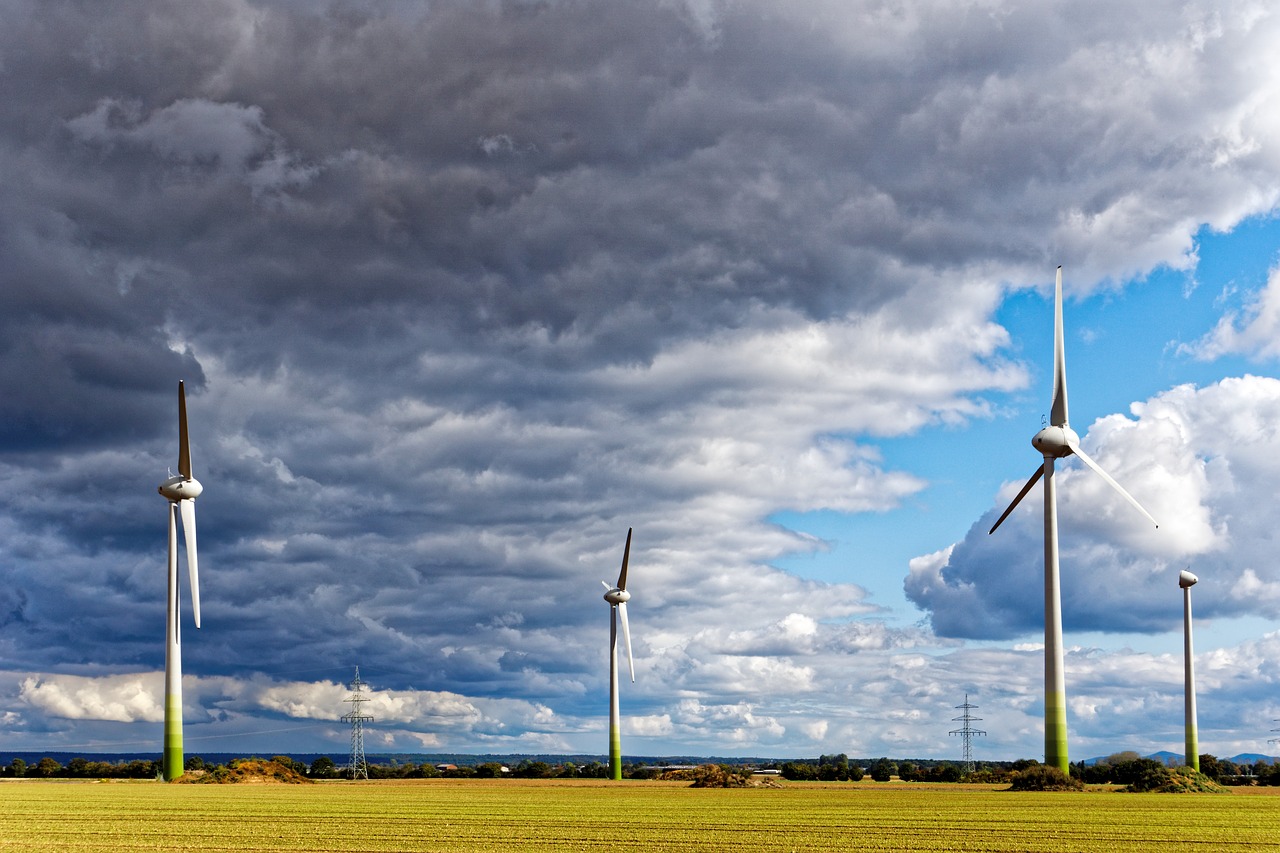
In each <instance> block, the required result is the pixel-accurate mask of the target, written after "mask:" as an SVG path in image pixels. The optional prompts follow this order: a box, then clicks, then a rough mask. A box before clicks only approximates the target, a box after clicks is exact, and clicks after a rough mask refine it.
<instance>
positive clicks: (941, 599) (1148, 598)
mask: <svg viewBox="0 0 1280 853" xmlns="http://www.w3.org/2000/svg"><path fill="white" fill-rule="evenodd" d="M1133 414H1134V418H1133V419H1129V418H1125V417H1122V416H1119V415H1113V416H1109V417H1106V418H1102V419H1100V420H1098V421H1097V422H1095V423H1094V424H1093V426H1092V427H1091V428H1090V429H1089V431H1088V433H1087V435H1086V436H1085V437H1084V439H1083V443H1084V446H1085V447H1086V448H1087V449H1088V451H1089V453H1090V454H1091V455H1092V456H1093V458H1095V459H1096V460H1097V461H1098V462H1099V463H1100V464H1101V465H1102V466H1103V468H1104V469H1106V470H1107V471H1108V472H1109V473H1110V474H1111V475H1112V476H1113V477H1115V478H1116V479H1117V480H1118V481H1119V482H1121V483H1122V484H1124V486H1125V487H1126V488H1127V489H1128V490H1129V491H1130V493H1131V494H1133V495H1134V496H1135V497H1136V498H1137V499H1138V500H1139V501H1140V502H1142V503H1143V505H1144V506H1146V507H1147V508H1148V510H1149V511H1150V512H1151V513H1152V514H1153V515H1154V516H1155V517H1156V518H1157V520H1158V521H1159V522H1160V528H1159V529H1151V528H1150V526H1149V525H1148V524H1147V523H1146V522H1145V521H1144V520H1143V519H1142V518H1141V517H1140V516H1139V515H1138V514H1137V513H1136V512H1134V511H1133V510H1132V508H1131V507H1129V506H1128V504H1126V503H1125V501H1124V499H1123V498H1121V497H1120V496H1119V495H1117V494H1115V493H1114V491H1113V490H1112V489H1111V488H1110V487H1109V486H1108V485H1107V484H1106V483H1105V482H1103V481H1102V479H1101V478H1099V477H1097V476H1096V475H1094V474H1093V473H1092V472H1091V471H1089V470H1088V469H1085V468H1083V467H1082V466H1078V465H1077V466H1074V467H1069V466H1063V470H1062V471H1061V473H1060V474H1059V475H1058V479H1059V481H1060V482H1059V489H1058V499H1059V500H1058V507H1059V547H1060V550H1061V563H1062V574H1063V613H1064V616H1063V619H1064V625H1065V626H1066V627H1067V628H1068V629H1072V628H1074V629H1076V630H1080V629H1085V630H1112V631H1124V630H1138V631H1150V630H1168V629H1169V628H1170V627H1172V626H1174V625H1176V623H1177V621H1178V620H1179V619H1180V618H1181V617H1180V614H1181V610H1180V609H1179V607H1178V606H1176V605H1177V600H1178V599H1177V596H1176V579H1177V572H1178V571H1179V570H1180V569H1182V568H1185V567H1186V566H1187V565H1191V566H1192V567H1193V568H1194V570H1195V571H1196V573H1197V574H1198V575H1199V576H1200V578H1201V580H1202V583H1201V585H1200V586H1199V587H1197V602H1198V605H1197V606H1198V609H1199V611H1200V612H1201V613H1202V614H1203V615H1205V616H1213V615H1237V614H1253V615H1259V616H1266V617H1274V616H1276V615H1277V613H1280V611H1277V609H1276V601H1277V599H1276V597H1275V596H1274V594H1270V593H1269V592H1268V590H1270V589H1271V588H1272V586H1273V585H1274V584H1275V582H1276V580H1277V578H1278V577H1280V575H1277V573H1276V572H1277V570H1276V568H1275V567H1274V565H1273V562H1274V561H1272V560H1271V559H1270V555H1269V551H1268V542H1269V533H1268V530H1269V527H1270V524H1269V520H1268V519H1267V517H1266V514H1265V513H1258V512H1257V511H1256V508H1257V507H1259V506H1267V505H1270V504H1271V503H1272V502H1273V501H1274V499H1275V493H1276V489H1275V483H1276V482H1277V481H1276V474H1277V473H1280V471H1277V470H1276V469H1277V462H1276V460H1277V459H1278V458H1280V444H1278V443H1277V442H1278V438H1277V434H1276V432H1275V430H1274V429H1272V428H1271V426H1270V424H1273V423H1275V422H1277V421H1276V418H1277V417H1280V381H1277V380H1275V379H1271V378H1265V377H1258V376H1245V377H1240V378H1235V379H1224V380H1222V381H1221V382H1218V383H1216V384H1214V385H1211V386H1209V387H1206V388H1196V387H1193V386H1190V385H1184V386H1179V387H1177V388H1173V389H1171V390H1169V391H1167V392H1165V393H1162V394H1159V395H1157V396H1156V397H1154V398H1152V399H1150V400H1148V401H1146V402H1145V403H1142V404H1138V405H1135V406H1134V407H1133ZM1017 487H1018V484H1010V485H1009V487H1008V488H1007V489H1006V490H1004V493H1003V494H1002V496H1001V497H1002V500H1007V499H1010V498H1011V497H1012V495H1013V494H1014V490H1015V489H1016V488H1017ZM1039 498H1040V490H1039V488H1037V489H1036V490H1035V491H1034V492H1033V493H1032V494H1029V495H1028V497H1027V499H1026V501H1025V502H1024V504H1023V505H1022V506H1020V507H1019V509H1018V511H1017V512H1015V513H1014V514H1013V515H1012V516H1010V518H1009V519H1008V520H1007V521H1006V522H1005V525H1004V526H1003V527H1002V528H1001V529H1000V531H999V532H998V533H997V534H995V535H991V536H988V534H987V528H988V527H989V526H990V522H991V521H993V520H994V519H995V517H996V513H997V512H999V508H993V509H992V510H991V512H990V513H988V515H987V516H986V517H985V518H984V519H983V520H982V521H980V522H979V523H978V524H976V525H975V526H974V528H973V529H972V530H971V531H970V532H969V535H968V536H967V537H966V538H965V539H964V540H963V541H962V542H960V543H958V544H956V545H955V546H954V547H953V548H952V549H950V550H949V551H947V552H942V553H939V554H936V555H933V556H931V557H929V558H921V559H919V560H917V561H915V562H914V563H913V565H912V569H911V575H910V576H909V578H908V581H907V592H908V594H909V595H910V596H911V597H912V598H913V600H914V601H916V602H917V603H918V604H919V605H920V606H921V607H923V608H925V609H927V610H928V611H929V612H930V614H931V620H932V622H933V625H934V627H935V628H936V629H937V630H938V631H939V632H941V633H943V634H945V635H951V636H964V637H1008V636H1014V635H1017V634H1021V633H1030V632H1033V631H1036V630H1039V628H1040V625H1041V620H1042V619H1043V607H1042V602H1043V599H1042V593H1041V576H1042V568H1043V552H1042V545H1041V544H1040V543H1041V537H1042V535H1043V534H1042V527H1041V525H1042V522H1041V513H1042V509H1041V506H1042V504H1041V501H1040V499H1039ZM1098 590H1106V595H1099V594H1098V593H1097V591H1098Z"/></svg>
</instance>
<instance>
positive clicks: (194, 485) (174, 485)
mask: <svg viewBox="0 0 1280 853" xmlns="http://www.w3.org/2000/svg"><path fill="white" fill-rule="evenodd" d="M156 491H158V492H159V493H160V494H162V495H164V496H165V497H166V498H168V499H169V500H171V501H174V502H175V503H176V502H178V501H185V500H191V499H193V498H198V497H200V493H201V492H203V491H204V486H202V485H200V481H199V480H197V479H195V478H194V477H184V476H182V475H181V474H175V475H174V476H172V477H170V478H169V479H167V480H165V481H164V482H163V483H161V484H160V487H159V488H157V489H156Z"/></svg>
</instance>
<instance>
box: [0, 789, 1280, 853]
mask: <svg viewBox="0 0 1280 853" xmlns="http://www.w3.org/2000/svg"><path fill="white" fill-rule="evenodd" d="M1172 846H1178V847H1179V848H1183V849H1185V848H1192V849H1199V850H1205V851H1210V850H1211V851H1214V853H1218V852H1219V851H1245V850H1249V851H1257V850H1274V851H1280V789H1275V788H1270V789H1236V790H1234V791H1233V792H1232V793H1230V794H1219V795H1176V794H1122V793H1114V792H1100V791H1092V792H1087V793H1062V794H1023V793H1012V792H1008V791H1002V790H998V789H995V788H991V787H975V786H967V785H884V784H877V783H874V782H862V783H857V784H847V783H846V784H831V785H824V784H792V785H788V786H786V787H783V788H780V789H770V788H756V789H746V790H707V789H692V788H688V787H685V786H684V785H683V784H679V783H660V782H621V783H603V782H595V781H592V782H587V781H583V782H549V781H546V782H544V781H516V780H495V781H484V780H464V781H462V780H424V781H416V782H370V783H324V784H317V785H297V786H294V785H208V786H205V785H162V784H157V783H149V782H143V783H109V782H108V783H88V782H36V781H22V782H9V783H5V784H0V850H5V851H7V850H22V851H31V850H57V851H64V850H65V851H72V850H74V851H161V850H164V851H170V850H201V851H223V850H234V851H268V850H269V851H451V853H452V851H473V850H484V851H490V850H492V851H498V850H522V851H538V850H547V851H551V850H555V851H574V850H581V851H645V853H654V851H699V853H715V851H747V850H762V851H828V850H830V851H835V850H841V851H844V850H900V851H905V850H957V851H959V850H963V851H999V853H1004V851H1037V853H1051V851H1073V853H1075V851H1105V853H1120V851H1123V852H1124V853H1130V851H1156V850H1160V851H1167V850H1168V849H1170V848H1171V847H1172Z"/></svg>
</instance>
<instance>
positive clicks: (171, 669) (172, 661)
mask: <svg viewBox="0 0 1280 853" xmlns="http://www.w3.org/2000/svg"><path fill="white" fill-rule="evenodd" d="M203 491H204V486H202V485H200V481H199V480H197V479H196V478H195V477H193V476H192V475H191V444H190V442H189V441H188V440H187V394H186V390H185V389H184V388H183V385H182V383H181V382H179V383H178V473H177V474H175V475H174V476H172V477H170V478H168V479H167V480H165V481H164V482H163V483H161V484H160V488H159V492H160V494H162V495H164V497H165V498H167V499H168V500H169V608H168V621H167V623H166V628H165V648H164V758H163V761H162V772H163V773H164V778H165V780H166V781H168V780H170V779H176V778H178V777H179V776H181V775H182V764H183V758H182V642H181V631H180V625H179V616H180V615H181V608H180V607H179V603H178V517H179V516H181V517H182V533H183V538H185V539H186V542H187V572H188V573H189V574H190V577H191V610H192V613H193V615H194V616H195V622H196V627H197V628H199V627H200V573H199V567H198V564H197V560H196V504H195V499H196V498H198V497H200V493H201V492H203Z"/></svg>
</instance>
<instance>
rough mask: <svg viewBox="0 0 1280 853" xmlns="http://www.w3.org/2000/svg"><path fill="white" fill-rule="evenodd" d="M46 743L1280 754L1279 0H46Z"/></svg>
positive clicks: (28, 623)
mask: <svg viewBox="0 0 1280 853" xmlns="http://www.w3.org/2000/svg"><path fill="white" fill-rule="evenodd" d="M0 14H2V15H3V18H4V20H5V22H6V25H5V27H4V28H3V29H0V119H2V120H0V185H3V186H4V188H5V190H4V192H3V193H0V573H2V574H3V578H4V583H3V584H0V745H2V746H3V747H4V748H5V749H7V750H51V751H52V750H57V751H64V750H71V751H83V752H86V753H88V752H126V751H137V750H146V749H148V748H154V750H155V751H156V752H157V753H158V752H159V751H160V745H161V729H162V718H163V701H162V682H163V676H162V672H163V667H164V622H165V616H164V611H165V584H166V580H165V578H166V571H165V553H166V550H165V549H166V545H165V529H166V528H165V525H166V522H165V517H164V512H165V502H164V500H163V498H161V497H160V496H159V495H157V494H156V486H157V485H158V484H159V483H160V482H161V481H162V480H163V479H164V478H165V477H166V476H168V474H169V471H170V470H171V469H174V468H175V467H176V464H177V460H176V455H177V428H176V389H177V383H178V381H179V380H183V381H184V382H185V383H186V388H187V407H188V412H189V417H190V422H191V427H190V429H191V443H192V457H193V467H194V472H195V475H196V476H197V477H198V478H199V479H200V480H201V481H202V482H203V484H204V488H205V491H204V494H203V495H202V496H201V497H200V499H199V501H198V502H197V509H198V512H197V515H198V519H199V543H200V555H201V558H200V562H201V573H200V580H201V607H202V617H203V619H202V627H201V628H200V629H199V630H198V631H197V630H196V629H195V628H194V625H193V624H192V621H191V614H190V604H189V599H187V597H186V593H185V591H184V602H185V603H184V605H183V606H184V613H183V638H182V639H183V668H184V674H185V676H184V682H183V686H184V702H185V709H184V713H185V719H186V728H185V731H186V748H187V752H188V753H189V754H191V753H199V752H201V751H206V752H244V753H245V754H260V753H262V752H271V753H273V754H274V753H276V752H333V753H341V752H343V751H344V750H345V749H346V748H347V746H348V743H349V730H348V729H347V727H346V726H344V725H343V724H342V723H341V722H340V721H339V718H340V717H341V715H342V714H343V713H346V712H347V711H348V710H349V709H350V705H348V704H346V702H345V701H344V700H346V699H347V698H348V697H349V695H350V691H349V688H348V685H349V683H350V681H351V680H352V678H353V676H354V673H355V668H356V667H357V666H358V667H359V671H360V675H361V677H362V678H363V680H364V681H365V682H367V684H368V688H367V690H368V696H369V702H368V703H367V704H366V705H365V706H364V710H366V711H367V712H368V713H370V714H372V715H373V716H374V717H375V722H374V723H372V724H371V725H370V726H369V728H368V729H367V732H366V749H367V751H369V752H371V753H375V752H392V751H395V752H474V753H587V754H600V755H603V754H605V753H606V752H607V716H608V662H607V661H608V636H609V608H608V605H607V604H606V603H605V602H604V601H603V599H602V597H601V595H602V592H603V590H602V588H601V586H600V581H601V580H607V581H613V580H615V579H616V577H617V572H618V568H619V564H620V561H621V554H622V546H623V542H624V541H625V538H626V534H627V530H628V529H629V528H634V531H635V533H634V542H633V546H632V552H631V562H630V572H629V583H628V586H629V589H630V591H631V592H632V600H631V603H630V605H629V611H630V625H631V631H632V639H633V644H634V653H635V670H636V678H635V683H634V684H632V683H630V682H629V681H627V680H625V679H624V682H623V685H622V692H621V705H622V713H623V751H624V753H625V754H627V755H638V756H660V755H717V756H734V755H742V756H778V757H791V756H816V755H818V754H822V753H836V752H844V753H847V754H849V755H851V756H867V757H871V756H878V755H891V756H897V757H921V758H925V757H928V758H953V759H954V758H958V757H959V755H960V749H961V745H960V743H959V740H958V738H956V737H952V736H949V735H948V732H949V731H951V730H954V729H957V728H959V727H960V724H959V723H956V722H953V721H954V719H955V718H956V717H958V716H959V715H960V713H961V712H960V711H959V710H958V709H957V706H959V705H961V704H962V703H963V702H965V700H966V697H967V699H968V701H969V702H970V703H972V704H973V705H976V706H977V709H976V710H975V711H974V712H973V713H974V714H975V716H977V717H979V718H980V719H981V722H979V723H975V725H976V726H977V727H978V728H980V729H982V730H983V731H985V732H986V735H985V736H984V737H980V738H978V739H977V740H975V742H974V754H975V757H976V758H978V759H1015V758H1023V757H1027V758H1037V759H1038V758H1041V757H1042V756H1043V702H1042V698H1043V695H1042V691H1043V599H1042V594H1043V591H1042V578H1043V562H1042V561H1043V552H1042V546H1041V520H1040V513H1041V508H1042V502H1041V500H1040V493H1039V491H1038V490H1037V491H1036V492H1034V493H1033V494H1031V495H1029V496H1028V497H1027V499H1026V500H1025V501H1024V502H1023V504H1022V505H1021V506H1020V508H1019V509H1018V511H1017V512H1015V513H1014V515H1012V516H1011V517H1010V518H1009V519H1008V520H1007V521H1006V522H1005V523H1004V525H1002V527H1001V528H1000V530H998V531H997V532H996V534H995V535H988V534H987V532H986V531H987V529H988V528H989V527H990V526H991V524H992V523H993V522H994V521H995V519H996V518H997V517H998V515H999V513H1000V512H1001V511H1002V510H1003V509H1004V507H1005V506H1006V505H1007V504H1008V502H1009V501H1010V500H1011V499H1012V497H1013V496H1014V495H1015V494H1016V493H1017V490H1018V489H1019V488H1020V487H1021V485H1022V483H1024V482H1025V481H1026V479H1027V478H1028V477H1029V476H1030V475H1031V474H1032V473H1033V472H1034V470H1035V468H1036V467H1037V466H1038V465H1039V464H1040V457H1039V454H1038V453H1037V452H1036V451H1035V450H1034V449H1033V448H1032V447H1031V444H1030V439H1031V436H1032V435H1033V434H1034V433H1035V432H1036V431H1037V430H1039V429H1040V427H1041V425H1042V423H1043V421H1044V418H1045V417H1046V416H1047V413H1048V408H1049V402H1050V394H1051V387H1052V377H1051V362H1052V329H1053V325H1052V324H1053V306H1052V287H1053V279H1054V270H1055V268H1056V267H1057V266H1058V265H1059V264H1061V265H1062V266H1063V284H1064V291H1065V297H1066V299H1065V329H1066V332H1065V347H1066V364H1067V375H1068V387H1069V389H1070V402H1071V416H1072V421H1071V424H1072V426H1073V427H1074V428H1075V429H1076V431H1077V432H1078V433H1079V434H1080V436H1081V440H1082V444H1083V447H1084V448H1085V449H1086V450H1087V451H1088V452H1089V453H1090V454H1091V456H1092V457H1093V458H1094V459H1096V460H1097V461H1098V462H1099V463H1100V464H1101V465H1102V466H1103V467H1104V468H1105V469H1106V470H1107V471H1108V472H1109V473H1110V474H1111V475H1112V476H1113V477H1115V478H1116V479H1117V480H1118V481H1119V482H1121V483H1122V484H1123V485H1124V486H1125V488H1126V489H1128V490H1129V491H1130V492H1131V493H1132V494H1133V495H1134V497H1135V498H1137V499H1138V500H1139V501H1140V502H1141V503H1142V504H1143V505H1144V506H1145V507H1146V508H1147V509H1148V510H1149V511H1150V512H1151V514H1152V515H1153V516H1155V518H1156V519H1157V520H1158V521H1159V522H1160V526H1159V528H1158V529H1155V528H1152V527H1151V526H1150V525H1149V524H1148V523H1147V522H1146V521H1145V520H1144V519H1143V518H1142V517H1141V516H1140V515H1139V514H1138V513H1136V512H1135V511H1134V510H1133V509H1132V508H1131V507H1130V506H1129V505H1128V504H1127V503H1126V502H1124V500H1123V499H1122V498H1120V497H1119V496H1117V495H1116V494H1115V493H1114V492H1112V491H1111V490H1110V488H1109V487H1108V486H1107V485H1106V484H1105V482H1103V481H1102V480H1101V479H1100V478H1098V477H1096V476H1095V475H1093V474H1092V473H1091V472H1089V471H1087V470H1085V469H1083V468H1081V466H1080V465H1079V463H1078V462H1074V461H1068V462H1067V463H1065V464H1064V465H1062V466H1060V468H1059V475H1058V478H1057V479H1058V483H1059V513H1060V532H1061V551H1062V589H1063V593H1062V595H1063V601H1062V606H1063V628H1064V635H1065V641H1066V646H1067V655H1066V683H1067V695H1068V713H1067V720H1068V728H1069V733H1070V754H1071V758H1072V759H1073V760H1074V759H1081V758H1086V757H1092V756H1099V755H1108V754H1110V753H1113V752H1117V751H1120V750H1127V749H1136V750H1139V751H1141V752H1143V753H1147V752H1153V751H1156V750H1161V749H1167V750H1170V751H1173V752H1180V751H1181V749H1182V743H1183V717H1182V708H1183V677H1182V674H1183V669H1182V667H1183V656H1182V599H1181V594H1180V592H1179V590H1178V586H1177V575H1178V572H1179V571H1180V570H1182V569H1185V568H1190V569H1191V570H1192V571H1193V572H1195V573H1196V574H1198V575H1199V577H1200V583H1199V585H1197V586H1196V587H1195V588H1194V589H1193V601H1194V608H1195V617H1196V622H1195V627H1196V654H1195V663H1196V667H1197V678H1198V685H1199V691H1198V701H1199V724H1200V726H1199V737H1200V745H1201V749H1202V751H1204V752H1209V753H1213V754H1216V755H1221V756H1229V755H1234V754H1238V753H1242V752H1249V753H1253V752H1262V753H1269V754H1276V753H1280V747H1276V746H1275V745H1274V744H1271V745H1269V744H1268V743H1267V740H1268V738H1269V737H1276V735H1275V734H1274V733H1273V729H1276V728H1277V727H1280V722H1276V721H1277V720H1280V684H1278V683H1277V678H1278V677H1277V675H1276V673H1277V672H1280V623H1278V621H1277V620H1278V619H1280V565H1277V563H1276V560H1275V559H1274V547H1273V545H1274V543H1273V537H1274V533H1273V530H1274V524H1273V516H1274V513H1275V507H1276V503H1277V501H1276V499H1277V486H1276V485H1274V484H1275V483H1276V482H1277V481H1278V478H1280V430H1278V429H1277V427H1276V424H1277V423H1278V422H1280V218H1278V217H1277V212H1278V211H1277V205H1278V204H1280V70H1278V69H1277V66H1276V64H1275V62H1274V54H1275V45H1276V44H1278V43H1280V12H1277V11H1276V10H1275V9H1274V8H1273V4H1269V3H1266V2H1261V0H1212V2H1209V0H1205V1H1204V2H1198V0H1177V1H1176V2H1175V0H1155V1H1154V2H1149V3H1143V4H1138V5H1134V4H1123V5H1117V4H1112V3H1101V2H1083V3H1082V2H1065V0H1063V2H1054V1H1053V0H1040V1H1039V2H1028V3H1012V2H1008V0H907V2H895V3H882V2H875V0H854V1H853V2H847V0H841V2H811V0H799V2H794V3H788V4H777V3H773V2H752V1H751V0H743V2H733V1H732V0H725V1H724V2H716V0H662V1H661V2H660V1H659V0H646V2H639V3H630V4H604V3H588V2H572V0H567V1H566V2H561V1H560V0H547V2H484V3H475V2H461V0H458V2H448V0H446V2H433V3H418V2H407V0H406V1H405V2H398V3H366V2H360V0H335V2H329V3H323V2H322V3H297V2H286V0H279V2H265V1H263V2H253V0H207V2H201V3H198V4H191V3H167V2H162V3H155V2H150V0H147V2H142V0H138V2H127V0H126V1H125V2H119V3H112V4H110V5H108V6H106V7H104V6H102V5H101V4H97V3H90V2H35V0H0Z"/></svg>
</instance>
